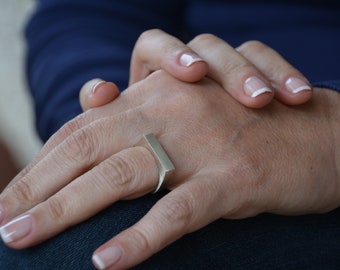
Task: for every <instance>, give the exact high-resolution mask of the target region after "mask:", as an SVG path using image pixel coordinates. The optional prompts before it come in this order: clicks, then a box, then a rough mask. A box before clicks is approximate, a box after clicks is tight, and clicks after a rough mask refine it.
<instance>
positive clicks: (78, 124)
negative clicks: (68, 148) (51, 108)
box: [56, 114, 86, 138]
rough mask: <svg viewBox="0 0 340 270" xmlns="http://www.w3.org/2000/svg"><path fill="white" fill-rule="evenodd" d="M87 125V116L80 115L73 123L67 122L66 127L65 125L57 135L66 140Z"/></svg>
mask: <svg viewBox="0 0 340 270" xmlns="http://www.w3.org/2000/svg"><path fill="white" fill-rule="evenodd" d="M85 124H86V119H85V114H80V115H78V116H77V117H75V118H74V119H72V120H71V121H69V122H67V123H66V124H65V125H63V126H62V128H61V129H60V131H58V132H57V133H56V134H60V135H61V136H62V137H64V138H66V137H67V136H69V135H70V134H72V133H74V132H76V131H77V130H78V129H80V128H82V127H83V126H84V125H85Z"/></svg>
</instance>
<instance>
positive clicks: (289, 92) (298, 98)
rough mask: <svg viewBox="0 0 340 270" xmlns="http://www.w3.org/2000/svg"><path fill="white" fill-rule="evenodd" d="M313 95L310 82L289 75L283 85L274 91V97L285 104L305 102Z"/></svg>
mask: <svg viewBox="0 0 340 270" xmlns="http://www.w3.org/2000/svg"><path fill="white" fill-rule="evenodd" d="M312 96H313V89H312V87H311V85H310V83H309V82H308V81H307V80H306V79H304V78H299V77H289V78H288V79H287V80H286V81H285V83H284V86H283V87H281V88H280V89H278V91H277V92H276V98H277V99H278V100H280V101H281V102H282V103H284V104H286V105H300V104H304V103H306V102H307V101H308V100H310V99H311V97H312Z"/></svg>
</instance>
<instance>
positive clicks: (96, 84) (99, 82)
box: [91, 80, 105, 94]
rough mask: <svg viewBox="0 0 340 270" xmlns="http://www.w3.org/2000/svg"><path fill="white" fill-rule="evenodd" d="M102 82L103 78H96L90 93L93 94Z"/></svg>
mask: <svg viewBox="0 0 340 270" xmlns="http://www.w3.org/2000/svg"><path fill="white" fill-rule="evenodd" d="M102 83H105V81H103V80H98V81H97V82H96V83H95V84H94V85H93V86H92V88H91V93H92V94H95V93H96V91H97V89H98V86H99V85H101V84H102Z"/></svg>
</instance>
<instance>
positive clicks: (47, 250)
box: [0, 193, 340, 270]
mask: <svg viewBox="0 0 340 270" xmlns="http://www.w3.org/2000/svg"><path fill="white" fill-rule="evenodd" d="M162 195H164V193H158V194H155V195H148V196H144V197H142V198H139V199H136V200H131V201H121V202H118V203H116V204H114V205H112V206H111V207H109V208H108V209H106V210H104V211H102V212H101V213H99V214H98V215H96V216H94V217H92V218H90V219H89V220H87V221H85V222H83V223H81V224H79V225H77V226H74V227H72V228H69V229H68V230H66V231H65V232H63V233H61V234H59V235H58V236H56V237H54V238H52V239H50V240H48V241H46V242H44V243H42V244H40V245H37V246H35V247H32V248H28V249H25V250H12V249H9V248H7V247H6V246H4V245H3V244H0V269H6V270H7V269H10V270H13V269H20V270H25V269H32V270H33V269H34V270H39V269H44V270H46V269H62V270H68V269H72V270H78V269H82V270H86V269H94V267H93V266H92V263H91V255H92V252H93V251H94V250H95V249H96V248H97V247H98V246H100V245H101V244H103V243H105V242H106V241H107V240H109V239H110V238H112V237H113V236H115V235H116V234H118V233H119V232H120V231H122V230H124V229H125V228H128V227H129V226H131V225H132V224H134V223H135V222H137V221H138V220H139V219H140V218H141V217H142V216H143V215H144V214H145V213H146V212H147V211H148V210H149V209H150V208H151V207H152V205H153V204H154V203H155V202H156V201H157V200H158V199H159V198H160V197H161V196H162ZM135 269H151V270H153V269H162V270H163V269H165V270H167V269H169V270H170V269H171V270H173V269H233V270H235V269H236V270H237V269H242V270H243V269H252V270H254V269H261V270H262V269H322V270H324V269H334V270H335V269H340V208H338V209H336V210H334V211H332V212H330V213H327V214H321V215H306V216H298V217H285V216H277V215H271V214H262V215H259V216H257V217H253V218H248V219H243V220H222V219H221V220H217V221H216V222H214V223H212V224H210V225H208V226H206V227H204V228H202V229H201V230H198V231H196V232H194V233H191V234H188V235H186V236H184V237H183V238H181V239H180V240H178V241H176V242H175V243H173V244H172V245H170V246H168V247H167V248H165V249H164V250H162V251H160V252H159V253H157V254H155V255H154V256H153V257H151V258H150V259H148V260H147V261H145V262H144V263H142V264H140V265H138V266H137V267H135Z"/></svg>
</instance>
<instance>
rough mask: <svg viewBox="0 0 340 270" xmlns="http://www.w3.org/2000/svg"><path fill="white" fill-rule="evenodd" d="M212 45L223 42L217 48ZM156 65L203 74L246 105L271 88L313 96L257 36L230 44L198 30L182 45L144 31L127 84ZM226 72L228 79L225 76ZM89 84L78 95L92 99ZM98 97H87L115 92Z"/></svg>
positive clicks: (292, 100)
mask: <svg viewBox="0 0 340 270" xmlns="http://www.w3.org/2000/svg"><path fill="white" fill-rule="evenodd" d="M216 46H221V47H222V48H219V49H218V50H217V49H216ZM197 53H199V54H200V56H199V55H198V54H197ZM203 59H204V60H205V61H204V60H203ZM235 63H236V64H235ZM208 65H209V66H208ZM159 69H164V70H166V71H167V72H168V73H170V74H171V75H173V76H174V77H175V78H177V79H179V80H182V81H186V82H197V81H199V80H201V79H202V78H203V77H204V76H206V75H208V76H209V77H210V78H212V79H214V80H215V81H217V82H218V83H219V84H220V85H221V86H222V87H224V88H225V89H226V91H227V92H229V93H230V94H231V95H232V96H233V97H234V98H235V99H236V100H238V101H239V102H240V103H242V104H243V105H245V106H248V107H251V108H261V107H263V106H265V105H267V104H268V103H269V102H271V100H272V98H273V93H272V92H271V91H272V90H273V91H274V92H275V96H276V99H278V100H280V101H281V102H283V103H285V104H288V105H298V104H302V103H305V102H307V101H308V100H309V99H310V98H311V96H312V91H311V90H312V89H311V87H310V84H309V82H308V80H307V79H306V78H305V77H304V76H303V75H302V74H301V73H300V72H299V71H298V70H296V69H295V68H294V67H292V66H291V65H290V64H289V63H287V61H285V60H284V59H283V58H282V57H281V56H280V55H279V54H278V53H277V52H275V51H274V50H273V49H271V48H269V47H268V46H266V45H264V44H262V43H260V42H257V41H250V42H246V43H244V44H242V45H241V46H240V47H238V48H237V49H236V50H235V49H233V48H232V47H230V46H229V45H228V44H227V43H226V42H223V41H221V40H220V39H218V38H217V37H215V36H212V35H200V36H198V37H196V38H195V39H194V40H192V41H191V42H190V43H189V44H188V45H185V44H183V43H182V42H181V41H179V40H178V39H176V38H175V37H172V36H170V35H168V34H166V33H164V32H163V31H160V30H150V31H146V32H145V33H143V34H142V35H141V36H140V38H139V39H138V41H137V43H136V45H135V48H134V51H133V54H132V60H131V72H130V85H131V84H133V83H136V82H138V81H140V80H142V79H144V78H145V77H146V76H148V75H149V74H150V73H152V72H153V71H155V70H159ZM230 74H231V75H230ZM227 78H232V81H229V82H227V81H226V79H227ZM249 78H251V79H250V80H248V81H247V79H249ZM255 78H256V79H255ZM94 82H96V80H95V81H94ZM246 82H248V85H247V84H246ZM250 82H252V84H250ZM92 85H93V82H92V81H90V82H89V83H87V84H85V85H84V87H83V88H82V90H81V97H82V98H81V101H84V100H85V101H86V100H87V98H86V96H87V93H90V94H91V96H90V97H89V98H88V99H90V100H94V99H95V95H93V91H91V90H90V89H95V88H92ZM259 89H262V90H263V91H258V90H259ZM102 91H103V90H102ZM106 91H107V92H108V93H110V92H115V89H113V90H111V89H109V88H108V87H107V88H106ZM99 99H100V101H101V102H98V101H97V102H92V103H96V106H99V105H104V104H107V103H109V102H111V101H113V99H114V98H111V99H109V98H108V99H106V100H105V99H103V98H99ZM81 104H82V107H83V110H87V109H89V108H92V107H93V106H91V102H90V103H89V104H85V103H84V102H81Z"/></svg>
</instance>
